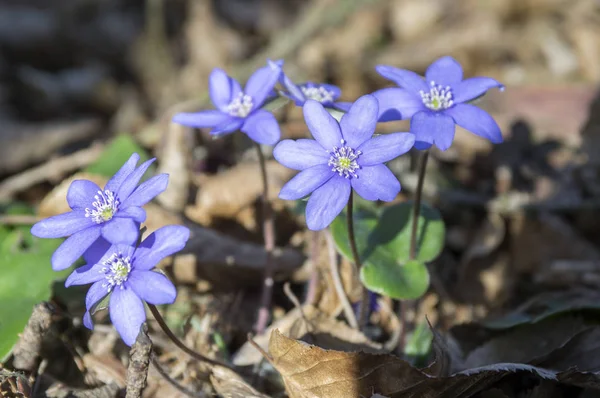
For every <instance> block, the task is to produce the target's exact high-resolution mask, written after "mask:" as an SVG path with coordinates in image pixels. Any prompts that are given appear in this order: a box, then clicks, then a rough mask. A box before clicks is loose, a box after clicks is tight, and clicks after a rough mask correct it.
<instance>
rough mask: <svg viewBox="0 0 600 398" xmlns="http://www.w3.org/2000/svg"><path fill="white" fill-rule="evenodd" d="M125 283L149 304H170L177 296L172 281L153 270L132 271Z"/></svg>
mask: <svg viewBox="0 0 600 398" xmlns="http://www.w3.org/2000/svg"><path fill="white" fill-rule="evenodd" d="M127 284H128V285H129V287H130V288H131V289H132V290H133V291H134V292H135V294H137V296H138V297H139V298H141V299H142V300H144V301H145V302H147V303H149V304H154V305H163V304H172V303H173V302H174V301H175V298H176V297H177V290H176V289H175V286H174V285H173V283H172V282H171V281H170V280H169V279H168V278H167V277H166V276H164V275H163V274H159V273H158V272H154V271H137V270H135V271H132V272H131V273H130V274H129V277H128V278H127Z"/></svg>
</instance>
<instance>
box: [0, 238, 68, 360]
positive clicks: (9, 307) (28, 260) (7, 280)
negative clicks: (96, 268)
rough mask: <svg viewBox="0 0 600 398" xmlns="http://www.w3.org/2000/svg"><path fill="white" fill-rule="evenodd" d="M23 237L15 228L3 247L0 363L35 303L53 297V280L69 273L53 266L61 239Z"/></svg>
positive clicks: (0, 251) (0, 263) (0, 261)
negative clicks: (52, 257)
mask: <svg viewBox="0 0 600 398" xmlns="http://www.w3.org/2000/svg"><path fill="white" fill-rule="evenodd" d="M24 238H25V234H23V231H21V230H19V229H15V230H13V231H11V232H10V233H8V235H7V236H6V239H5V240H4V241H3V242H2V245H1V246H0V273H1V274H2V278H0V303H2V305H0V362H1V361H4V360H5V359H6V357H7V356H8V355H9V354H10V351H11V350H12V347H13V346H14V344H15V343H16V342H17V340H18V338H19V334H20V333H21V332H22V331H23V329H24V328H25V325H26V324H27V321H28V320H29V317H30V316H31V311H32V309H33V306H34V305H35V304H37V303H39V302H41V301H46V300H48V299H50V297H51V295H52V282H53V281H54V280H56V279H61V278H63V277H64V276H65V275H66V274H67V273H68V272H69V271H68V270H66V271H63V272H61V273H56V272H54V271H52V267H51V266H50V257H51V256H52V252H53V251H54V250H56V248H57V247H58V246H59V245H60V244H61V242H62V239H38V238H32V237H31V236H30V235H28V236H27V238H28V239H24ZM29 238H30V239H29ZM25 243H27V244H26V247H24V245H25Z"/></svg>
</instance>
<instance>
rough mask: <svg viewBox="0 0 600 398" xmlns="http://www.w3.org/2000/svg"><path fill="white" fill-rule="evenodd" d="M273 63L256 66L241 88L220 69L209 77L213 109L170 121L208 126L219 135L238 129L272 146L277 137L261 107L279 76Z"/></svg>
mask: <svg viewBox="0 0 600 398" xmlns="http://www.w3.org/2000/svg"><path fill="white" fill-rule="evenodd" d="M280 75H281V68H280V67H279V66H278V65H277V64H276V63H269V65H267V66H265V67H262V68H260V69H258V70H257V71H256V72H254V74H252V76H250V78H249V79H248V82H247V83H246V87H245V88H244V90H243V91H242V88H241V86H240V84H239V83H238V82H237V81H235V80H234V79H233V78H231V77H229V76H227V74H226V73H225V72H224V71H223V70H221V69H218V68H217V69H214V70H213V71H212V73H211V74H210V78H209V92H210V98H211V100H212V102H213V104H214V105H215V107H216V108H217V109H212V110H205V111H200V112H196V113H179V114H177V115H175V117H174V118H173V121H174V122H175V123H179V124H183V125H185V126H190V127H197V128H204V127H206V128H211V129H212V130H211V131H210V133H211V134H214V135H222V134H228V133H233V132H235V131H237V130H241V131H242V132H244V133H246V134H247V135H248V137H250V138H251V139H252V140H254V141H255V142H257V143H259V144H267V145H274V144H275V143H276V142H277V141H279V138H280V136H281V133H280V130H279V124H278V123H277V120H276V119H275V117H274V116H273V115H272V114H271V113H269V112H267V111H266V110H264V109H261V107H262V105H263V103H264V102H265V100H266V99H267V97H268V96H269V95H270V94H271V93H272V92H273V88H274V87H275V84H277V81H278V80H279V76H280Z"/></svg>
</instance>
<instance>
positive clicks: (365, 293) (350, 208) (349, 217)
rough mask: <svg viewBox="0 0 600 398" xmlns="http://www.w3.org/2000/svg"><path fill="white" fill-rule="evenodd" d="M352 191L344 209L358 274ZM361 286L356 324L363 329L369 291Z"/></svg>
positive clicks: (367, 310)
mask: <svg viewBox="0 0 600 398" xmlns="http://www.w3.org/2000/svg"><path fill="white" fill-rule="evenodd" d="M353 197H354V196H353V192H350V199H349V200H348V207H347V209H346V225H347V227H348V240H349V241H350V248H351V249H352V257H354V264H355V265H356V270H357V271H358V273H359V274H360V269H361V267H362V263H361V262H360V256H359V254H358V248H357V247H356V238H355V237H354V217H353V215H352V211H353V207H354V203H353V202H354V200H353ZM361 286H362V293H361V304H360V314H359V317H358V324H359V326H360V328H361V329H363V328H364V327H365V326H366V324H367V321H368V319H367V316H368V314H369V304H370V302H369V291H368V290H367V288H366V287H365V286H364V285H361Z"/></svg>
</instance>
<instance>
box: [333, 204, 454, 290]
mask: <svg viewBox="0 0 600 398" xmlns="http://www.w3.org/2000/svg"><path fill="white" fill-rule="evenodd" d="M411 227H412V203H411V202H406V203H401V204H398V205H393V206H389V207H385V208H383V209H382V210H380V211H379V212H372V211H365V210H361V211H358V212H357V213H356V214H355V215H354V235H355V237H356V245H357V248H358V252H359V255H360V257H361V261H362V265H363V267H362V269H361V272H360V277H361V280H362V282H363V283H364V285H365V286H366V287H367V288H368V289H369V290H372V291H374V292H377V293H380V294H384V295H386V296H389V297H393V298H396V299H413V298H418V297H420V296H421V295H423V293H425V291H426V290H427V287H428V286H429V273H428V272H427V268H426V267H425V262H427V261H432V260H434V259H435V258H436V257H437V256H438V255H439V254H440V253H441V251H442V249H443V246H444V233H445V227H444V223H443V221H442V218H441V216H440V214H439V212H438V211H437V210H435V209H433V208H431V207H429V206H427V205H425V204H422V205H421V212H420V217H419V223H418V228H417V256H416V259H415V260H411V261H409V250H410V249H409V248H410V233H411ZM331 232H332V234H333V238H334V240H335V243H336V246H337V247H338V250H339V251H340V252H341V253H342V255H344V256H345V257H347V258H348V259H350V261H353V258H352V251H351V248H350V243H349V240H348V231H347V228H346V221H345V216H339V217H337V218H336V219H335V221H334V222H333V224H332V225H331Z"/></svg>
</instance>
